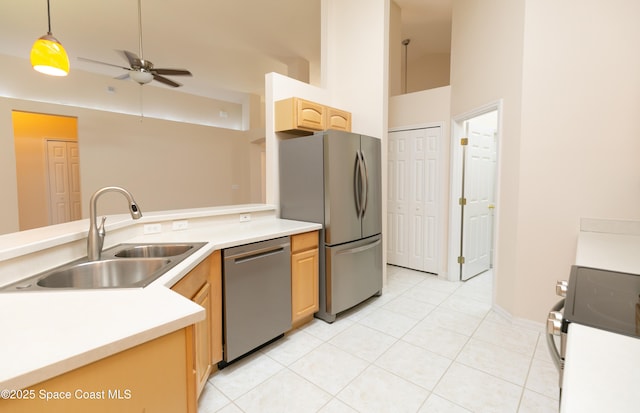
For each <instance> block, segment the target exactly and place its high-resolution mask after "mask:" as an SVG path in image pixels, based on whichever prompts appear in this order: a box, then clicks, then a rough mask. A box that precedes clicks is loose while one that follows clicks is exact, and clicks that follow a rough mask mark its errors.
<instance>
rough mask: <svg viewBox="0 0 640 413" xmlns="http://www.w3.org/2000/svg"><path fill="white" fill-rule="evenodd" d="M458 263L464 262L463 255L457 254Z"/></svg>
mask: <svg viewBox="0 0 640 413" xmlns="http://www.w3.org/2000/svg"><path fill="white" fill-rule="evenodd" d="M458 264H464V257H463V256H459V257H458Z"/></svg>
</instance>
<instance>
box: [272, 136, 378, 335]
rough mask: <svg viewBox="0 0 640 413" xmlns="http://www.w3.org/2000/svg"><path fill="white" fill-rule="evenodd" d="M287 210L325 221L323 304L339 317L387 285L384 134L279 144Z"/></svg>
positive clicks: (283, 212)
mask: <svg viewBox="0 0 640 413" xmlns="http://www.w3.org/2000/svg"><path fill="white" fill-rule="evenodd" d="M279 163H280V216H281V217H282V218H286V219H294V220H299V221H308V222H317V223H320V224H323V229H322V230H321V236H320V277H319V279H320V286H319V294H320V297H319V298H320V306H319V307H320V309H319V311H318V312H317V313H316V314H315V316H316V317H318V318H320V319H322V320H324V321H327V322H330V323H331V322H333V321H335V319H336V315H337V314H338V313H340V312H342V311H344V310H347V309H349V308H351V307H353V306H355V305H356V304H359V303H361V302H362V301H364V300H366V299H368V298H369V297H371V296H374V295H380V293H381V291H382V235H381V232H382V217H381V202H382V201H381V173H380V170H381V151H380V140H379V139H376V138H373V137H370V136H365V135H359V134H354V133H349V132H342V131H324V132H316V133H315V134H313V135H310V136H304V137H297V138H290V139H283V140H281V141H280V142H279Z"/></svg>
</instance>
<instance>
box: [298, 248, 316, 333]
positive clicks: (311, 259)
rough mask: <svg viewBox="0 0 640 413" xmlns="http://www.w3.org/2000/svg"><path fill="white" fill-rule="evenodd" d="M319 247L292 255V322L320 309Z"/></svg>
mask: <svg viewBox="0 0 640 413" xmlns="http://www.w3.org/2000/svg"><path fill="white" fill-rule="evenodd" d="M318 267H319V262H318V249H317V248H316V249H312V250H308V251H305V252H299V253H296V254H293V255H292V256H291V307H292V315H291V319H292V323H295V322H296V321H298V320H300V319H303V318H305V317H307V316H309V315H312V314H313V313H315V312H316V311H318Z"/></svg>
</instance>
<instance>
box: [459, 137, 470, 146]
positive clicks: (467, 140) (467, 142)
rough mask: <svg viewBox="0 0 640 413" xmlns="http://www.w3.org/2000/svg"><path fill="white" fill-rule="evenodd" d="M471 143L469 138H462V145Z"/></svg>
mask: <svg viewBox="0 0 640 413" xmlns="http://www.w3.org/2000/svg"><path fill="white" fill-rule="evenodd" d="M468 144H469V138H461V139H460V146H467V145H468Z"/></svg>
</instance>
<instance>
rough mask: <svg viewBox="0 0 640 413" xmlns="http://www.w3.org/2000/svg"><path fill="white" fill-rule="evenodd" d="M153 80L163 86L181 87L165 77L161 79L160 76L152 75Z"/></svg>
mask: <svg viewBox="0 0 640 413" xmlns="http://www.w3.org/2000/svg"><path fill="white" fill-rule="evenodd" d="M153 78H154V79H155V80H157V81H158V82H160V83H164V84H165V85H169V86H172V87H180V86H182V85H181V84H180V83H177V82H174V81H173V80H171V79H167V78H166V77H163V76H160V75H156V74H154V75H153Z"/></svg>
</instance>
